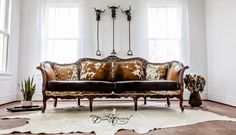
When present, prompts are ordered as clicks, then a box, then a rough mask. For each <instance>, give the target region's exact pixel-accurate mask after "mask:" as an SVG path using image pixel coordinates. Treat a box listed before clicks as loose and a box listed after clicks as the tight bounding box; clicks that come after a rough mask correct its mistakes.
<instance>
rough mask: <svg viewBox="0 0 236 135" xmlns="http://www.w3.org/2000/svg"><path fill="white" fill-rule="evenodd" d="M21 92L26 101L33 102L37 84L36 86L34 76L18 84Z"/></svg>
mask: <svg viewBox="0 0 236 135" xmlns="http://www.w3.org/2000/svg"><path fill="white" fill-rule="evenodd" d="M18 87H19V89H20V91H21V92H22V94H23V98H24V101H31V100H32V97H33V95H34V92H35V87H36V84H34V76H33V77H32V78H30V77H28V79H27V80H26V79H25V80H24V82H23V81H21V84H18Z"/></svg>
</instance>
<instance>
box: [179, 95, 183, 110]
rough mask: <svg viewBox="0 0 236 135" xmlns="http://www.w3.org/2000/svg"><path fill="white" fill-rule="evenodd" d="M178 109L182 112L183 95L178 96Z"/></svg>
mask: <svg viewBox="0 0 236 135" xmlns="http://www.w3.org/2000/svg"><path fill="white" fill-rule="evenodd" d="M179 100H180V101H179V107H180V109H181V111H182V112H183V111H184V106H183V95H180V96H179Z"/></svg>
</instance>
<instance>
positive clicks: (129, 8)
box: [121, 5, 131, 13]
mask: <svg viewBox="0 0 236 135" xmlns="http://www.w3.org/2000/svg"><path fill="white" fill-rule="evenodd" d="M127 11H131V5H130V6H129V9H128V10H125V11H123V10H122V9H121V12H122V13H125V12H127Z"/></svg>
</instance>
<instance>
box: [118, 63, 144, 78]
mask: <svg viewBox="0 0 236 135" xmlns="http://www.w3.org/2000/svg"><path fill="white" fill-rule="evenodd" d="M114 70H115V73H114V74H115V80H116V81H126V80H143V79H144V72H143V67H142V62H141V61H137V60H132V61H123V62H114Z"/></svg>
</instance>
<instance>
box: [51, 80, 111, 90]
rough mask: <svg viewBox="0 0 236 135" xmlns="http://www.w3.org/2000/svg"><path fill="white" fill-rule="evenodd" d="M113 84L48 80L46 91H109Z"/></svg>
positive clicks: (106, 82)
mask: <svg viewBox="0 0 236 135" xmlns="http://www.w3.org/2000/svg"><path fill="white" fill-rule="evenodd" d="M113 89H114V84H113V83H112V82H108V81H48V84H47V90H48V91H94V92H96V91H99V92H105V93H110V92H112V91H113Z"/></svg>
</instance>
